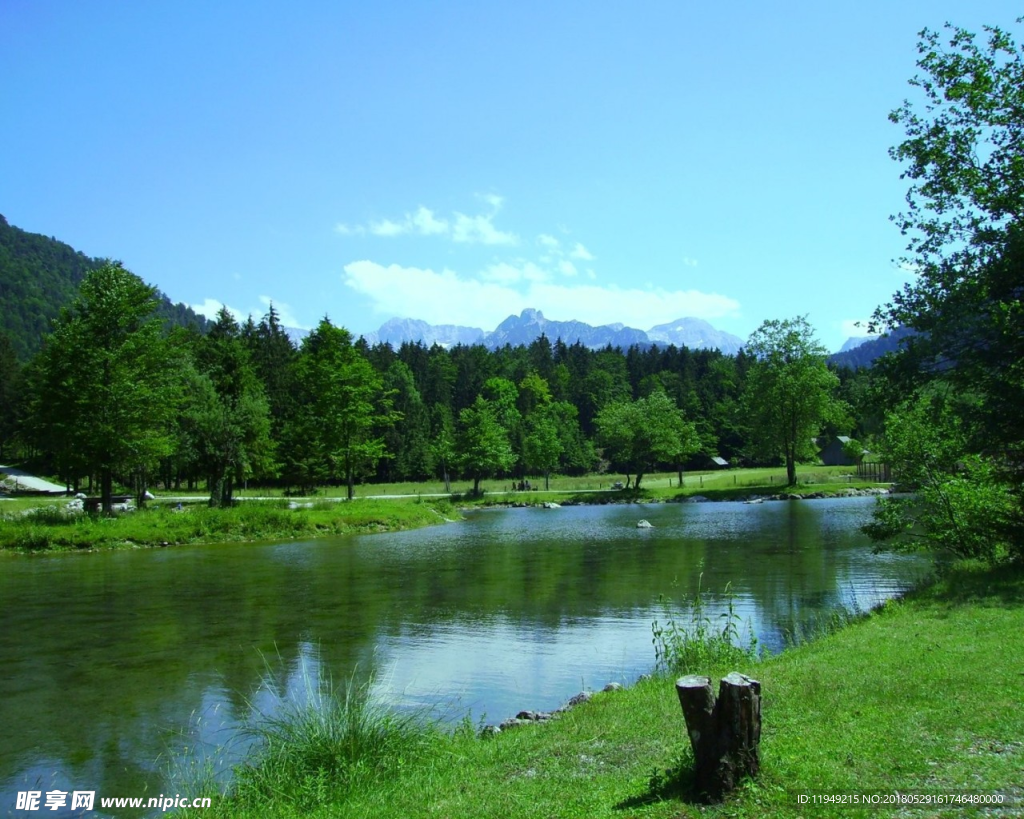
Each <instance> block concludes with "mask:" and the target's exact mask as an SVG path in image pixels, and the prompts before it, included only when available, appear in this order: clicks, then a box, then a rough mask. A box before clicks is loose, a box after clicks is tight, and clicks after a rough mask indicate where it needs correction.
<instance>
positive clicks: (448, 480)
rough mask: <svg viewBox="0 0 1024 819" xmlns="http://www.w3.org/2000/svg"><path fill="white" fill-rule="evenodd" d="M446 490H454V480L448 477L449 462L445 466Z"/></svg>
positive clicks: (449, 491) (449, 492) (448, 491)
mask: <svg viewBox="0 0 1024 819" xmlns="http://www.w3.org/2000/svg"><path fill="white" fill-rule="evenodd" d="M444 491H445V492H447V493H448V494H451V491H452V482H451V479H450V478H449V477H448V465H447V464H445V466H444Z"/></svg>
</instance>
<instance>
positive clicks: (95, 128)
mask: <svg viewBox="0 0 1024 819" xmlns="http://www.w3.org/2000/svg"><path fill="white" fill-rule="evenodd" d="M1020 13H1021V12H1020V8H1019V6H1017V5H1016V4H1011V3H1009V2H991V1H990V0H976V1H975V2H974V3H972V4H965V3H963V2H948V1H947V0H929V2H918V0H910V1H908V2H891V1H890V2H875V0H866V1H865V2H859V3H820V2H816V3H811V2H788V3H787V2H780V3H774V4H764V3H720V4H711V3H701V4H695V3H682V2H676V3H649V2H637V3H630V4H622V3H615V4H612V3H568V2H567V3H552V2H544V3H533V2H517V3H485V2H472V3H471V2H460V3H455V2H449V3H445V2H437V3H425V2H400V3H391V4H387V3H354V2H332V3H329V2H324V3H319V2H306V3H295V4H284V3H266V2H246V3H240V2H239V3H235V2H217V3H208V2H202V3H200V2H189V1H187V0H175V2H146V3H130V2H104V0H90V2H80V3H74V2H58V1H57V0H50V1H49V2H47V0H4V2H3V3H2V4H0V72H2V76H3V77H4V82H3V84H2V87H0V213H2V214H3V215H4V216H5V217H6V218H7V219H8V221H9V222H10V223H11V224H14V225H17V226H18V227H21V228H23V229H25V230H29V231H33V232H38V233H44V234H47V235H52V236H55V237H57V238H59V239H61V240H63V241H66V242H68V243H69V244H71V245H73V246H74V247H76V248H77V249H79V250H82V251H83V252H85V253H87V254H89V255H92V256H109V257H112V258H117V259H120V260H122V261H123V262H124V263H125V265H126V266H127V267H128V268H129V269H131V270H133V271H134V272H135V273H137V274H138V275H139V276H141V277H142V278H143V279H145V280H146V281H148V282H150V283H152V284H155V285H156V286H158V287H159V288H160V289H161V290H163V291H164V292H165V293H167V294H168V295H169V296H170V297H171V298H172V299H174V300H175V301H184V302H187V303H189V304H191V305H193V306H195V307H197V309H202V310H204V311H205V312H207V313H210V312H212V311H213V310H215V309H216V308H217V307H219V306H220V304H226V305H228V306H229V307H230V308H231V309H232V310H234V311H237V312H238V313H240V314H248V313H250V312H251V313H253V314H255V315H256V316H257V317H259V316H261V315H263V314H264V313H265V312H266V309H267V304H268V303H269V302H270V301H273V303H274V304H275V306H276V307H277V308H278V310H279V311H280V312H281V313H282V316H283V318H284V319H285V321H286V323H288V324H290V325H292V326H297V327H309V326H312V325H314V324H315V323H316V322H317V321H318V320H319V319H320V318H322V317H323V316H324V315H327V316H329V317H330V318H331V320H332V321H334V322H335V323H336V324H341V325H344V326H346V327H348V328H349V329H351V330H353V331H354V332H356V333H361V332H366V331H369V330H373V329H376V328H377V327H378V326H379V325H380V324H381V323H383V322H384V321H385V320H386V319H388V318H391V317H394V316H407V317H414V318H421V319H425V320H427V321H429V322H431V323H434V324H439V323H450V324H466V325H471V326H477V327H483V328H484V329H492V328H493V327H494V326H495V325H496V324H497V323H498V322H500V321H501V320H502V319H504V318H505V317H506V316H508V315H509V314H510V313H518V312H519V311H520V310H522V309H523V308H525V307H536V308H539V309H541V310H543V311H544V313H545V315H546V316H547V317H548V318H553V319H561V320H568V319H579V320H582V321H587V322H590V323H593V324H600V323H611V322H616V321H620V322H623V323H625V324H627V325H630V326H634V327H639V328H641V329H648V328H649V327H651V326H653V325H655V324H659V323H663V322H667V321H670V320H672V319H676V318H681V317H683V316H697V317H700V318H704V319H707V320H708V321H710V322H711V323H712V324H714V325H715V326H716V327H718V328H720V329H722V330H726V331H728V332H732V333H735V334H736V335H739V336H741V337H746V336H747V335H749V334H750V333H751V332H752V331H753V330H754V329H755V328H756V327H757V326H758V325H759V324H760V323H761V321H763V320H764V319H769V318H788V317H792V316H796V315H803V314H807V315H808V317H809V320H810V322H811V323H812V324H813V325H814V326H815V327H816V328H817V332H818V337H819V339H820V340H821V341H822V342H823V343H824V344H825V345H826V346H827V347H829V348H830V349H835V348H838V347H839V345H840V344H842V342H843V340H844V339H845V338H846V337H847V336H849V335H851V334H861V333H860V332H859V331H857V330H855V329H852V328H851V326H850V325H851V324H852V322H853V321H856V320H858V319H864V318H866V317H868V316H869V315H870V313H871V312H872V310H873V309H874V308H875V307H876V306H877V305H878V304H879V303H881V302H883V301H885V300H887V299H888V297H889V296H891V294H892V293H893V292H894V291H895V290H897V289H898V288H899V287H900V286H901V284H902V283H903V282H904V281H906V280H907V276H908V274H907V273H906V272H905V271H904V270H903V269H901V268H900V266H899V265H898V264H896V263H895V261H894V260H895V259H898V257H900V255H901V254H902V252H903V247H904V244H905V240H904V238H903V237H901V236H900V235H899V231H898V230H897V229H896V228H895V227H894V226H893V225H892V224H891V223H890V221H889V218H888V217H889V215H890V214H892V213H895V212H897V211H899V210H900V209H901V208H902V205H903V194H904V192H905V189H906V183H905V182H904V181H902V180H900V178H899V176H900V167H899V166H898V165H897V164H896V163H895V162H893V161H892V160H891V159H889V157H888V154H887V149H888V148H889V146H891V145H893V144H895V143H896V142H898V141H899V140H900V139H901V133H900V131H899V129H898V127H897V126H894V125H892V124H891V123H889V122H888V119H887V115H888V113H889V111H890V110H892V109H893V108H895V107H896V106H897V105H899V103H900V102H901V101H902V100H903V99H904V98H905V97H906V96H908V95H910V96H911V98H913V89H911V88H910V87H909V86H908V85H907V80H908V79H909V78H910V77H911V76H913V75H914V73H915V65H914V63H915V60H916V58H917V54H916V42H917V37H916V34H917V32H918V31H919V30H920V29H921V28H923V27H925V26H928V27H931V28H939V27H941V26H942V24H943V23H944V22H945V21H947V20H949V21H951V22H953V23H955V24H957V25H963V26H966V27H968V28H970V29H972V30H980V28H981V26H982V25H983V24H985V23H991V24H996V25H1000V26H1002V27H1004V28H1008V29H1010V30H1013V31H1015V33H1017V34H1018V36H1019V28H1020V27H1019V26H1017V25H1015V24H1014V22H1013V21H1014V19H1015V18H1016V17H1017V16H1019V14H1020Z"/></svg>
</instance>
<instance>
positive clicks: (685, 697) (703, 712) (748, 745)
mask: <svg viewBox="0 0 1024 819" xmlns="http://www.w3.org/2000/svg"><path fill="white" fill-rule="evenodd" d="M676 694H678V695H679V704H680V705H681V706H682V708H683V716H684V717H685V718H686V730H687V732H688V733H689V736H690V744H691V745H692V746H693V756H694V759H695V764H694V773H695V784H696V790H697V793H698V794H699V795H700V796H701V797H702V798H704V799H707V800H709V801H720V800H721V799H722V798H723V797H724V796H725V794H727V793H728V792H729V791H731V790H732V789H733V788H735V787H736V786H737V785H738V784H739V783H740V782H741V781H742V780H743V778H744V777H751V778H752V777H755V776H757V773H758V771H759V770H760V769H761V760H760V757H759V754H758V746H759V745H760V742H761V683H759V682H758V681H757V680H752V679H750V677H747V676H745V675H743V674H739V673H737V672H735V671H734V672H732V673H731V674H729V675H728V676H727V677H723V678H722V681H721V683H720V685H719V688H718V700H717V702H716V701H715V694H714V691H712V688H711V678H710V677H700V676H696V675H694V676H688V677H680V678H679V679H678V680H676Z"/></svg>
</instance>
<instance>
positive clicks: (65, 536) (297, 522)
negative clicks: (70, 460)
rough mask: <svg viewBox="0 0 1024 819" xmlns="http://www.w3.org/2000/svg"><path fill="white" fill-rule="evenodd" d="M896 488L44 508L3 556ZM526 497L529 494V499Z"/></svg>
mask: <svg viewBox="0 0 1024 819" xmlns="http://www.w3.org/2000/svg"><path fill="white" fill-rule="evenodd" d="M891 492H892V489H891V488H889V487H878V486H874V487H844V488H840V489H811V488H810V487H809V486H808V487H805V488H804V489H803V490H802V491H789V492H787V491H781V492H780V491H776V490H775V489H774V487H767V486H766V487H757V486H753V487H742V488H729V489H722V490H708V491H707V492H706V493H700V494H676V495H657V494H650V495H639V496H638V495H633V494H631V493H630V494H626V493H624V492H623V491H621V490H619V491H615V490H610V491H608V492H586V493H581V492H536V493H530V495H531V497H529V498H523V499H519V498H517V497H515V496H509V495H508V494H504V495H501V496H499V497H491V498H489V497H488V496H487V495H486V494H484V495H483V496H482V497H480V498H476V499H472V500H469V501H468V502H467V499H466V498H464V497H459V496H458V494H457V493H456V494H452V495H450V496H441V497H429V498H425V497H401V498H399V497H395V496H392V497H381V496H377V497H370V498H356V499H355V502H353V503H348V502H344V503H342V502H340V501H337V500H334V499H321V500H309V501H304V502H301V503H300V502H296V501H295V500H294V499H290V500H288V501H285V500H284V499H281V500H280V501H278V500H276V499H274V500H269V499H268V500H267V501H260V502H245V503H236V504H235V505H233V506H231V507H227V508H214V509H211V508H209V507H207V506H205V505H203V504H200V503H198V502H197V503H194V504H188V505H186V506H185V507H184V508H183V509H176V508H173V507H171V506H169V505H165V504H161V498H159V497H158V498H156V499H155V502H154V504H153V506H151V507H147V508H146V509H144V510H132V511H130V512H122V513H120V514H118V515H116V516H115V517H113V518H101V517H90V516H83V515H82V514H81V513H78V514H74V512H73V510H71V511H69V510H68V509H66V508H63V507H51V508H49V509H47V508H46V507H40V508H41V509H43V510H44V511H43V512H40V513H32V512H27V511H23V512H21V513H20V514H19V517H17V518H14V519H8V520H6V521H4V522H5V524H6V525H5V526H4V527H3V534H2V535H0V554H2V553H7V554H17V555H31V554H65V553H90V552H101V551H111V550H119V549H149V548H167V547H172V546H205V545H214V544H217V543H257V542H265V541H273V540H296V539H300V538H302V539H316V538H321V537H332V536H341V535H357V534H376V533H383V532H395V531H405V530H409V529H417V528H422V527H425V526H434V525H438V524H442V523H451V522H456V521H457V518H454V517H453V516H454V515H461V514H462V513H464V512H468V511H472V510H475V509H481V508H485V509H523V508H540V507H546V508H551V509H557V508H561V507H572V506H606V505H641V506H642V505H648V504H665V503H721V502H726V501H732V502H741V503H751V504H756V503H764V502H767V501H783V500H822V499H832V498H844V497H846V498H849V497H879V496H884V495H888V494H890V493H891ZM524 494H525V493H524Z"/></svg>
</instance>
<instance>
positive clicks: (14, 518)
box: [0, 499, 458, 552]
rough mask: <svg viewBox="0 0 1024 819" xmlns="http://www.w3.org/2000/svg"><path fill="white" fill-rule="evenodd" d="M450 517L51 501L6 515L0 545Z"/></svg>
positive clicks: (375, 509)
mask: <svg viewBox="0 0 1024 819" xmlns="http://www.w3.org/2000/svg"><path fill="white" fill-rule="evenodd" d="M0 511H2V510H0ZM456 517H458V514H457V512H456V511H455V510H454V508H453V507H452V505H451V503H450V502H448V501H446V500H444V499H431V500H430V501H417V500H412V499H410V500H400V501H396V500H392V501H384V500H358V501H353V502H352V503H337V502H326V503H312V504H310V505H309V506H304V507H301V508H289V505H288V503H287V502H285V501H260V502H257V501H251V502H246V503H240V504H237V505H235V506H233V507H230V508H223V509H210V508H208V507H206V506H203V505H200V504H188V505H185V506H183V507H182V508H180V509H179V508H177V507H176V506H170V505H153V506H151V507H147V508H146V509H140V510H136V511H133V512H127V513H123V514H119V515H115V516H113V517H105V516H103V515H98V514H81V513H77V514H74V513H68V512H66V511H65V510H64V509H63V508H62V507H60V506H56V505H53V504H50V505H47V506H45V507H41V508H39V509H37V510H27V511H25V510H23V511H20V512H17V513H15V514H10V515H6V516H5V517H4V519H3V524H2V525H0V549H7V550H13V551H19V552H32V551H76V550H83V549H109V548H133V547H146V546H176V545H186V544H200V543H223V542H227V541H236V542H237V541H259V540H271V539H285V538H288V539H292V538H296V539H297V538H312V537H320V536H324V535H346V534H366V533H370V532H385V531H393V530H397V529H414V528H418V527H421V526H428V525H431V524H435V523H442V522H444V521H445V520H450V519H452V518H456Z"/></svg>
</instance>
